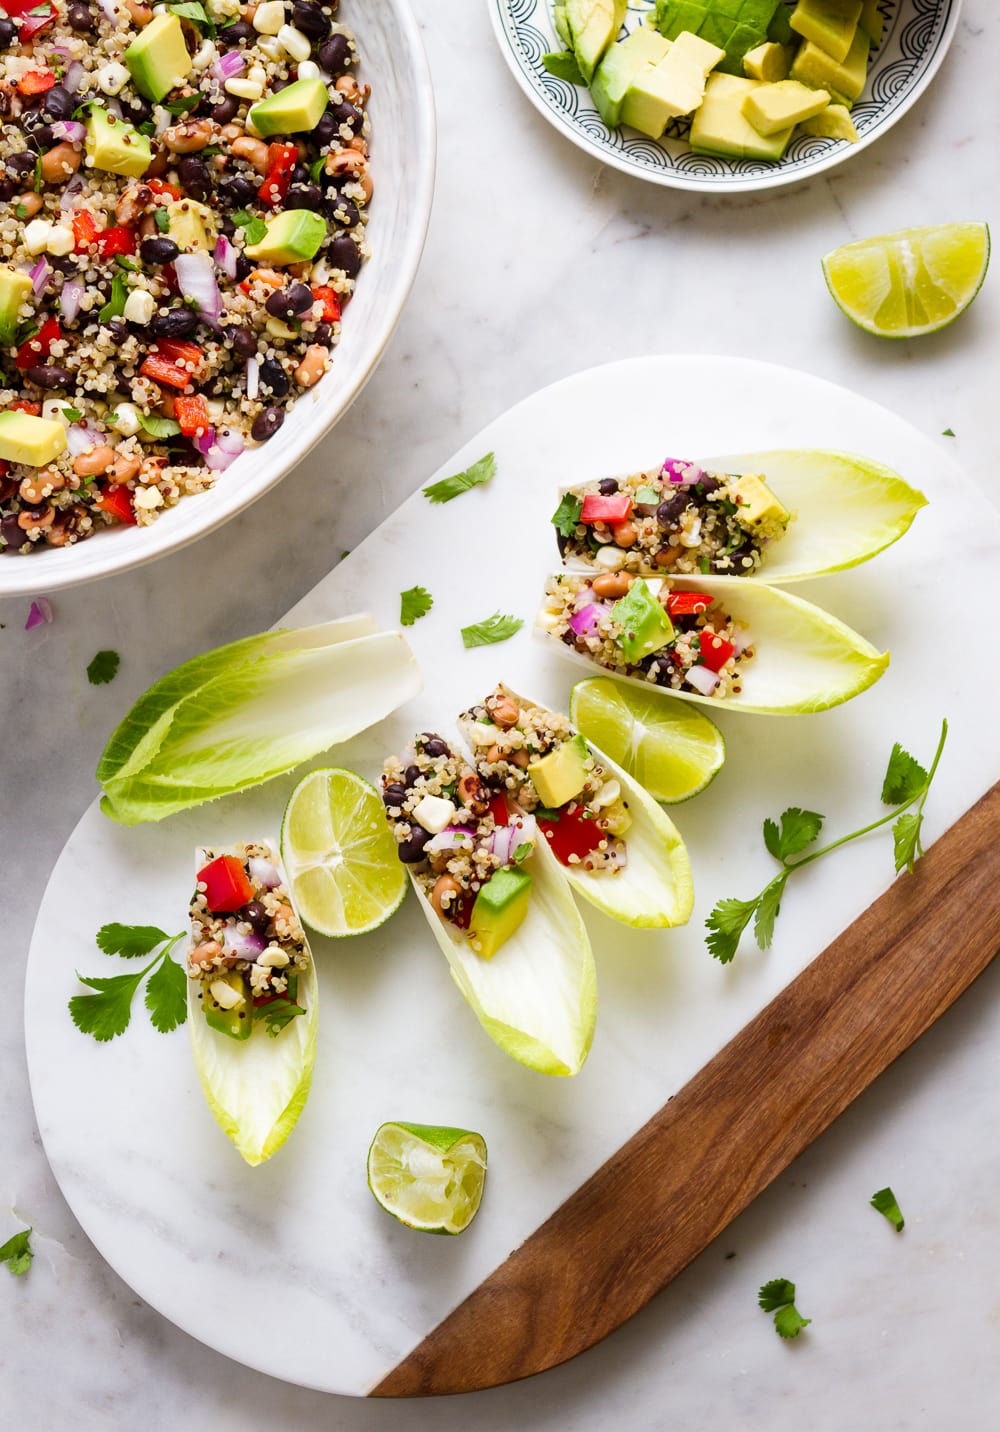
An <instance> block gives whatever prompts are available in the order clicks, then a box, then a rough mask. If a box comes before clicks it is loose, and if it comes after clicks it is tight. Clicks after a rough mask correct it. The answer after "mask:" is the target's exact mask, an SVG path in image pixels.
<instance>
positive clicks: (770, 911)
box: [753, 874, 788, 950]
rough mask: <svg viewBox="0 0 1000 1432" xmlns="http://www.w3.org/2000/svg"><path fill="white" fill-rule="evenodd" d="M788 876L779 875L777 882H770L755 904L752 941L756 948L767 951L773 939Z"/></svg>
mask: <svg viewBox="0 0 1000 1432" xmlns="http://www.w3.org/2000/svg"><path fill="white" fill-rule="evenodd" d="M787 879H788V875H787V874H785V875H779V876H778V878H777V880H772V881H771V883H770V885H768V886H767V887H766V888H765V889H764V891H763V892H762V893H761V897H760V899H759V901H758V902H757V914H756V916H755V917H754V922H753V934H754V939H755V940H756V941H757V947H758V949H761V950H767V949H769V948H770V946H771V941H772V940H773V939H774V922H775V920H776V919H777V918H778V916H779V915H780V913H781V897H782V895H784V893H785V881H786V880H787Z"/></svg>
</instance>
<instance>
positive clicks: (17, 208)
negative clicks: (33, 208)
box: [14, 204, 28, 219]
mask: <svg viewBox="0 0 1000 1432" xmlns="http://www.w3.org/2000/svg"><path fill="white" fill-rule="evenodd" d="M14 213H15V214H16V215H17V217H18V218H19V219H26V218H27V217H28V206H27V204H15V205H14Z"/></svg>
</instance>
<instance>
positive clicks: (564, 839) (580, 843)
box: [538, 807, 608, 865]
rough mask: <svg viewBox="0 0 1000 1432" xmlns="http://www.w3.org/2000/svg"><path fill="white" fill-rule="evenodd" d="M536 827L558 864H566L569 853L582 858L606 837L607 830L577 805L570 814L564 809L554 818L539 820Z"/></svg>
mask: <svg viewBox="0 0 1000 1432" xmlns="http://www.w3.org/2000/svg"><path fill="white" fill-rule="evenodd" d="M538 829H539V830H540V831H541V832H542V834H543V835H544V837H545V839H546V840H547V841H548V843H549V848H550V850H551V851H552V854H553V855H554V856H555V857H556V859H557V860H558V861H559V863H560V865H568V864H569V863H570V861H569V858H570V856H571V855H577V856H579V857H580V859H581V860H583V858H584V857H585V856H587V855H589V854H590V852H591V851H592V850H596V849H597V847H598V846H599V845H600V843H601V841H602V840H607V838H608V836H607V832H606V831H604V830H602V829H601V825H600V822H599V821H596V820H594V819H593V817H592V816H585V815H584V814H583V811H582V808H579V807H578V808H577V809H576V810H575V811H573V812H572V814H571V813H569V812H568V811H564V812H563V814H562V815H560V816H558V817H557V818H556V819H555V820H539V822H538Z"/></svg>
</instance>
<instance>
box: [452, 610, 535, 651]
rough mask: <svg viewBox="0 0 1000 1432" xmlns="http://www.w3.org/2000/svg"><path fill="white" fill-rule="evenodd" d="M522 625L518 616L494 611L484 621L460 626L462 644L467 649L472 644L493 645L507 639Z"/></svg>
mask: <svg viewBox="0 0 1000 1432" xmlns="http://www.w3.org/2000/svg"><path fill="white" fill-rule="evenodd" d="M523 626H524V622H523V621H522V620H521V618H520V617H512V616H504V615H503V614H502V613H500V612H494V613H493V615H492V616H491V617H487V618H486V620H485V621H481V622H474V623H473V624H472V626H467V627H462V645H463V646H464V647H465V648H466V650H468V649H469V648H470V647H473V646H493V645H494V643H495V642H498V641H507V640H508V638H510V637H512V636H513V635H514V633H515V632H519V631H520V630H521V628H522V627H523Z"/></svg>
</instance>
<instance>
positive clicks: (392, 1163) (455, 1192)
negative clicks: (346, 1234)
mask: <svg viewBox="0 0 1000 1432" xmlns="http://www.w3.org/2000/svg"><path fill="white" fill-rule="evenodd" d="M485 1179H486V1143H485V1140H484V1139H483V1137H482V1135H481V1134H474V1133H472V1132H470V1131H469V1130H468V1129H452V1128H446V1127H440V1126H438V1125H434V1124H404V1123H388V1124H382V1125H381V1127H380V1128H379V1129H378V1131H377V1132H376V1134H375V1137H374V1139H372V1143H371V1148H370V1149H369V1150H368V1187H369V1188H370V1189H371V1191H372V1193H373V1194H374V1196H375V1199H376V1201H377V1202H378V1203H379V1205H380V1206H381V1207H382V1208H384V1209H385V1210H386V1212H387V1213H391V1214H392V1216H393V1217H394V1218H397V1219H398V1220H399V1222H400V1223H403V1224H405V1225H406V1227H407V1228H416V1229H419V1230H420V1231H421V1232H424V1233H452V1234H454V1233H461V1232H462V1231H463V1229H465V1228H468V1226H469V1224H470V1223H471V1222H472V1220H473V1218H475V1216H476V1212H477V1210H478V1208H479V1205H480V1203H481V1201H482V1197H483V1184H484V1182H485Z"/></svg>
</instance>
